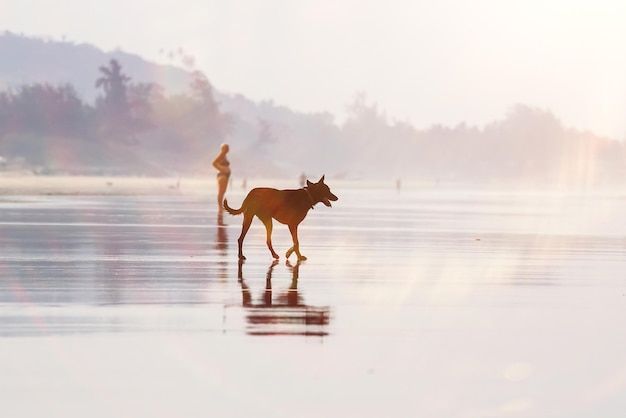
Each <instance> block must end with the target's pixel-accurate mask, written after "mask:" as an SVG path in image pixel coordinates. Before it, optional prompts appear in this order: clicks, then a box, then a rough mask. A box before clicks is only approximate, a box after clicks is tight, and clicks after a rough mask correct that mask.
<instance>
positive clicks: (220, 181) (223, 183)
mask: <svg viewBox="0 0 626 418" xmlns="http://www.w3.org/2000/svg"><path fill="white" fill-rule="evenodd" d="M229 149H230V148H229V147H228V144H222V147H221V150H220V153H219V154H218V155H217V157H215V159H214V160H213V167H215V169H216V170H217V214H218V216H219V217H221V215H222V212H223V211H224V208H223V207H222V202H223V201H224V194H225V193H226V188H227V187H228V180H229V179H230V162H229V161H228V158H226V154H228V151H229Z"/></svg>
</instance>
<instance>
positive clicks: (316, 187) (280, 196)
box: [224, 176, 337, 260]
mask: <svg viewBox="0 0 626 418" xmlns="http://www.w3.org/2000/svg"><path fill="white" fill-rule="evenodd" d="M336 200H337V196H335V195H334V194H332V193H331V191H330V188H329V187H328V186H327V185H326V184H324V176H322V178H321V179H320V180H319V181H318V182H317V183H311V182H310V181H309V180H307V181H306V187H303V188H302V189H298V190H276V189H270V188H266V187H259V188H256V189H252V190H251V191H250V193H248V195H247V196H246V198H245V199H244V200H243V203H242V205H241V208H239V209H233V208H231V207H230V206H228V202H227V201H226V199H224V209H226V211H227V212H228V213H230V214H231V215H239V214H241V213H243V226H242V228H241V235H240V236H239V239H238V240H237V242H238V243H239V258H240V259H242V260H245V258H246V257H244V255H243V251H242V247H243V240H244V238H245V237H246V234H247V233H248V229H249V228H250V224H251V223H252V219H253V218H254V216H255V215H256V216H257V217H258V218H259V219H260V220H261V222H263V224H264V225H265V229H266V231H267V240H266V242H267V248H269V250H270V252H271V253H272V257H274V258H278V254H276V252H275V251H274V248H272V218H274V219H276V220H277V221H278V222H280V223H283V224H286V225H287V226H288V227H289V232H291V238H292V239H293V247H291V248H290V249H289V250H288V251H287V254H286V257H287V258H289V256H290V255H291V254H292V253H293V252H295V253H296V255H297V256H298V260H306V257H305V256H303V255H302V254H300V244H299V242H298V225H299V224H300V222H302V220H303V219H304V218H305V217H306V215H307V213H308V212H309V209H313V206H314V205H315V204H316V203H320V202H321V203H323V204H325V205H326V206H328V207H330V206H331V204H330V201H333V202H334V201H336Z"/></svg>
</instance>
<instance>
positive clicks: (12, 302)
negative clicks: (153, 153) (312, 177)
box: [0, 189, 626, 417]
mask: <svg viewBox="0 0 626 418" xmlns="http://www.w3.org/2000/svg"><path fill="white" fill-rule="evenodd" d="M334 191H335V192H336V194H337V195H338V196H339V198H340V199H339V201H338V202H336V203H335V204H334V205H333V208H326V207H324V206H322V205H318V206H316V208H315V210H313V211H311V212H310V213H309V216H308V217H307V219H306V220H305V221H304V222H303V223H302V225H301V227H300V241H301V249H302V252H303V253H304V254H305V255H306V256H307V257H308V260H307V261H304V262H302V263H297V262H296V261H295V259H294V257H293V256H292V259H291V260H290V261H286V260H285V259H284V257H282V258H281V259H280V260H279V261H278V262H274V261H273V260H272V259H271V257H270V255H269V251H268V250H267V248H266V247H265V230H264V228H263V226H262V224H261V223H260V222H258V221H255V223H254V224H253V227H252V228H251V230H250V233H249V234H248V236H247V238H246V241H245V245H244V252H245V254H246V256H247V258H248V259H247V260H246V261H245V262H244V263H238V261H237V242H236V241H237V237H238V235H239V231H240V225H241V224H240V223H241V217H229V216H227V217H225V218H224V222H225V225H219V224H218V222H217V214H216V212H215V209H216V208H215V207H214V203H213V197H212V196H211V197H207V196H204V197H203V196H165V197H114V196H107V197H93V196H90V197H55V196H44V197H39V196H37V197H16V198H11V199H4V200H3V201H0V243H1V248H2V256H1V257H0V275H1V277H2V279H1V280H0V400H1V405H2V410H3V416H10V417H32V416H47V417H50V416H55V417H56V416H59V417H61V416H62V417H83V416H91V417H110V416H116V417H120V416H128V417H131V416H132V417H135V416H150V417H171V416H181V417H182V416H184V417H196V416H198V417H199V416H220V417H239V416H241V417H244V416H245V417H249V416H251V415H256V416H268V417H283V416H284V417H287V416H288V417H293V416H298V417H319V416H325V417H381V416H406V417H415V416H424V417H509V416H510V417H520V416H523V417H546V416H548V417H588V416H603V417H612V416H621V414H622V413H623V411H624V410H626V350H625V348H626V331H624V327H623V321H624V319H623V318H626V315H625V314H626V283H625V281H624V275H625V273H626V257H624V256H625V253H626V238H625V237H626V224H625V223H624V222H623V218H624V216H625V215H626V195H623V194H620V193H608V192H606V193H549V192H515V193H514V192H477V191H442V190H416V191H403V192H401V193H397V192H396V191H392V190H387V191H385V190H370V189H359V190H356V189H343V190H342V189H336V190H334ZM242 199H243V193H242V192H241V191H233V192H230V193H229V202H231V203H232V204H233V205H238V204H239V203H240V202H241V200H242ZM273 240H274V248H275V249H276V250H277V252H279V253H280V254H281V255H282V254H284V252H285V251H286V249H287V248H289V246H290V236H289V233H288V231H287V228H286V227H284V226H282V225H279V224H275V226H274V235H273Z"/></svg>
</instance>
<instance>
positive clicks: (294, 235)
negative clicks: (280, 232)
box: [285, 225, 306, 260]
mask: <svg viewBox="0 0 626 418" xmlns="http://www.w3.org/2000/svg"><path fill="white" fill-rule="evenodd" d="M289 232H291V238H292V239H293V247H291V248H290V249H289V250H288V251H287V254H285V256H286V257H287V258H289V256H290V255H291V254H292V253H293V252H295V253H296V255H297V256H298V260H306V257H305V256H303V255H302V254H300V243H299V242H298V225H289Z"/></svg>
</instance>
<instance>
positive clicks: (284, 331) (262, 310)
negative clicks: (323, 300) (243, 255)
mask: <svg viewBox="0 0 626 418" xmlns="http://www.w3.org/2000/svg"><path fill="white" fill-rule="evenodd" d="M278 263H279V262H278V260H273V261H272V263H271V264H270V266H269V268H268V269H267V273H266V274H265V290H264V292H263V295H262V298H260V301H259V302H258V303H255V302H254V301H253V297H252V294H251V292H250V288H249V287H248V285H247V284H246V282H245V279H244V278H243V261H242V260H240V261H239V264H238V274H237V277H238V280H239V283H240V285H241V301H242V305H243V306H244V307H245V308H246V310H247V312H246V322H247V330H246V332H247V333H248V334H251V335H317V336H325V335H328V332H327V331H326V330H324V326H326V325H328V323H329V320H330V308H329V307H327V306H322V307H320V306H311V305H307V304H305V303H304V300H303V298H302V296H301V295H300V292H299V291H298V278H299V274H300V264H301V261H298V262H297V263H296V264H295V265H292V264H291V263H290V262H289V261H287V262H286V263H285V265H286V266H287V267H288V269H289V271H290V272H291V284H290V286H289V288H288V289H286V290H285V291H283V292H279V293H278V295H274V292H273V287H272V274H273V272H274V268H275V267H276V266H277V265H278Z"/></svg>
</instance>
